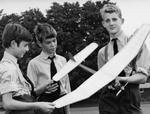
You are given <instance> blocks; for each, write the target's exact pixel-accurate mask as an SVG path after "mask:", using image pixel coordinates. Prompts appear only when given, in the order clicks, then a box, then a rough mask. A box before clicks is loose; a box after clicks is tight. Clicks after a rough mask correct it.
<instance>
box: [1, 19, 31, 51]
mask: <svg viewBox="0 0 150 114" xmlns="http://www.w3.org/2000/svg"><path fill="white" fill-rule="evenodd" d="M13 40H14V41H15V42H16V43H17V45H19V44H20V42H21V41H27V42H31V41H32V35H31V34H30V32H29V31H28V30H27V29H26V28H25V27H23V26H22V25H20V24H19V23H12V22H11V23H8V24H7V25H6V26H5V28H4V31H3V34H2V44H3V47H4V48H8V47H10V44H11V41H13Z"/></svg>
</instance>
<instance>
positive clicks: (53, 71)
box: [48, 56, 57, 78]
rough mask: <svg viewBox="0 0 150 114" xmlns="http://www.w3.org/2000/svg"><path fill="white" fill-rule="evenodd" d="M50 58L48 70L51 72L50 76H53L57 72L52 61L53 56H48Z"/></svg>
mask: <svg viewBox="0 0 150 114" xmlns="http://www.w3.org/2000/svg"><path fill="white" fill-rule="evenodd" d="M48 58H49V59H50V60H51V64H50V72H51V78H53V76H54V75H55V74H56V73H57V69H56V66H55V63H54V58H55V56H54V57H48Z"/></svg>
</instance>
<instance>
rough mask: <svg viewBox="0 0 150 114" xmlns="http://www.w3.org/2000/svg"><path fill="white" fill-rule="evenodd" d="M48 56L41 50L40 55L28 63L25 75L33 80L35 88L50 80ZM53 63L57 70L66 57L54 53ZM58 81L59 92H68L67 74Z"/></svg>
mask: <svg viewBox="0 0 150 114" xmlns="http://www.w3.org/2000/svg"><path fill="white" fill-rule="evenodd" d="M48 57H49V55H48V54H46V53H44V52H43V51H42V52H41V54H40V55H38V56H37V57H35V58H33V59H32V60H31V61H30V62H29V64H28V68H27V76H28V77H29V78H30V79H31V81H32V82H33V84H34V86H35V88H38V87H40V86H42V85H43V84H44V83H45V82H47V81H49V80H52V79H51V73H50V63H51V60H50V59H48ZM54 63H55V66H56V69H57V71H59V70H60V69H61V68H62V67H63V66H64V65H65V64H66V59H65V58H64V57H62V56H60V55H58V54H55V58H54ZM60 82H61V85H60V89H61V94H64V93H68V92H70V81H69V77H68V75H66V76H64V77H63V78H62V79H61V80H60Z"/></svg>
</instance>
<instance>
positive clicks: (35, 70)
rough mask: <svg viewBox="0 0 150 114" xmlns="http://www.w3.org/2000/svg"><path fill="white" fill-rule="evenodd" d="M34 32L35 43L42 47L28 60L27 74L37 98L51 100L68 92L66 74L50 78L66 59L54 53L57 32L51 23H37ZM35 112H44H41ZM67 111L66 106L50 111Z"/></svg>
mask: <svg viewBox="0 0 150 114" xmlns="http://www.w3.org/2000/svg"><path fill="white" fill-rule="evenodd" d="M35 34H36V39H37V43H38V45H39V46H40V47H41V48H42V52H41V54H40V55H38V56H37V57H35V58H33V59H32V60H31V61H30V62H29V64H28V69H27V75H28V77H29V78H30V79H31V80H32V82H33V83H34V86H35V92H36V94H37V96H38V100H39V101H48V102H53V101H54V100H56V99H58V98H59V97H61V96H62V95H64V94H66V93H68V92H70V83H69V78H68V76H65V77H64V78H63V79H62V80H61V81H59V82H54V81H53V80H52V77H53V76H54V75H55V73H56V72H57V71H59V70H60V69H61V68H62V67H63V65H64V64H65V63H66V59H65V58H64V57H62V56H60V55H58V54H56V48H57V38H56V37H57V33H56V31H55V29H54V28H53V27H52V26H51V25H49V24H47V23H42V24H40V23H39V24H38V25H37V26H36V28H35ZM54 71H55V73H54ZM66 109H67V110H66ZM37 113H39V114H45V113H43V112H37ZM67 113H69V111H68V108H66V107H63V108H60V109H55V110H54V111H53V112H52V114H67ZM46 114H47V113H46Z"/></svg>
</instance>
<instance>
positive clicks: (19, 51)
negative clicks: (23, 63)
mask: <svg viewBox="0 0 150 114" xmlns="http://www.w3.org/2000/svg"><path fill="white" fill-rule="evenodd" d="M28 45H29V42H26V41H21V42H20V44H19V45H17V43H16V46H15V54H14V55H15V57H17V58H22V57H23V56H24V54H25V53H26V52H27V51H29V46H28Z"/></svg>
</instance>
